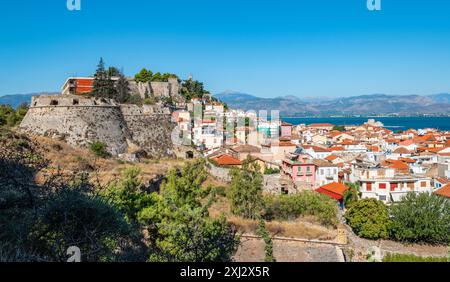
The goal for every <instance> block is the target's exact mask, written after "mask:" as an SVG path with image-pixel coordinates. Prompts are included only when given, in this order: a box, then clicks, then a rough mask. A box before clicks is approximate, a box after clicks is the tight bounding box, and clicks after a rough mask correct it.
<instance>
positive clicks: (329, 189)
mask: <svg viewBox="0 0 450 282" xmlns="http://www.w3.org/2000/svg"><path fill="white" fill-rule="evenodd" d="M347 189H348V187H347V186H346V185H344V184H342V183H337V182H332V183H329V184H326V185H323V186H321V187H319V188H317V189H316V192H319V193H321V194H325V195H327V196H330V197H332V198H334V199H336V200H341V199H342V198H343V197H344V192H345V190H347Z"/></svg>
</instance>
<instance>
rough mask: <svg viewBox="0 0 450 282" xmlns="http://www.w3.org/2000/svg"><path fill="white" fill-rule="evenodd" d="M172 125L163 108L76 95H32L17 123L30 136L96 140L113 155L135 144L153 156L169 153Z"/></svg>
mask: <svg viewBox="0 0 450 282" xmlns="http://www.w3.org/2000/svg"><path fill="white" fill-rule="evenodd" d="M173 127H174V125H173V124H172V123H171V122H170V111H169V110H168V109H166V108H163V107H158V106H151V105H144V106H143V107H140V106H137V105H119V104H116V103H115V102H114V101H113V100H110V99H103V98H88V97H82V96H77V95H56V96H37V97H33V99H32V101H31V107H30V109H29V111H28V113H27V114H26V116H25V118H24V119H23V121H22V123H21V125H20V129H21V130H22V131H23V132H25V133H28V134H30V135H42V136H48V137H51V138H58V139H61V140H65V141H66V142H67V143H69V144H71V145H73V146H87V145H89V144H91V143H93V142H95V141H100V142H103V143H105V144H106V145H107V148H108V151H109V152H110V153H111V154H113V155H118V154H122V153H126V152H129V151H130V148H135V147H136V146H137V147H139V148H140V149H142V150H145V151H146V152H147V154H149V155H150V156H155V157H156V156H158V157H159V156H168V155H172V154H173V152H172V150H173V145H172V141H171V138H170V134H171V132H172V130H173Z"/></svg>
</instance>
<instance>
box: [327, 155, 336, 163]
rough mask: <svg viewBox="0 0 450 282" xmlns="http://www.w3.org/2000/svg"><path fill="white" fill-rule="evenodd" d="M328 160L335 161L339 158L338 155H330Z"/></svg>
mask: <svg viewBox="0 0 450 282" xmlns="http://www.w3.org/2000/svg"><path fill="white" fill-rule="evenodd" d="M325 159H326V160H327V161H330V162H331V161H334V160H335V159H337V156H335V155H329V156H328V157H326V158H325Z"/></svg>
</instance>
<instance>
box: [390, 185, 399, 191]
mask: <svg viewBox="0 0 450 282" xmlns="http://www.w3.org/2000/svg"><path fill="white" fill-rule="evenodd" d="M397 187H398V183H391V191H394V190H395V189H397Z"/></svg>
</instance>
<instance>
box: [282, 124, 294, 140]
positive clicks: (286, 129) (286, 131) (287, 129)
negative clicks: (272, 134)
mask: <svg viewBox="0 0 450 282" xmlns="http://www.w3.org/2000/svg"><path fill="white" fill-rule="evenodd" d="M292 126H293V125H292V124H290V123H288V122H284V121H283V122H282V123H281V137H291V135H292Z"/></svg>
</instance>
